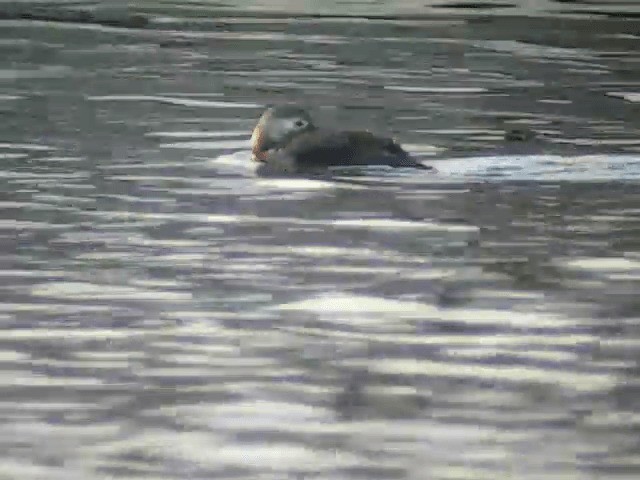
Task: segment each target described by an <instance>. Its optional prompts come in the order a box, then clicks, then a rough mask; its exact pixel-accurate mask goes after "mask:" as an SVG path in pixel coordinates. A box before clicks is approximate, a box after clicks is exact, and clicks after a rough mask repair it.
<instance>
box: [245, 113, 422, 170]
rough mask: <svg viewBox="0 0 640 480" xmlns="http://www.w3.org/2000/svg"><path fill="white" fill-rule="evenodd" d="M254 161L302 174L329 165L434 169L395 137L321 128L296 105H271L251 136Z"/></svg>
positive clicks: (265, 165)
mask: <svg viewBox="0 0 640 480" xmlns="http://www.w3.org/2000/svg"><path fill="white" fill-rule="evenodd" d="M251 147H252V148H251V153H252V158H253V160H256V161H258V162H262V163H263V165H264V167H266V168H267V169H268V170H269V171H272V172H286V173H303V172H312V171H318V170H323V169H327V168H329V167H352V166H366V165H386V166H390V167H397V168H417V169H421V170H431V167H428V166H426V165H423V164H421V163H419V162H417V161H415V160H414V159H413V158H411V156H410V155H409V154H408V153H407V152H406V151H405V150H404V149H403V148H402V147H401V146H400V145H399V144H398V143H396V142H395V141H394V140H393V139H392V138H387V137H379V136H377V135H374V134H373V133H371V132H368V131H339V130H328V129H321V128H318V127H316V126H315V125H314V123H313V121H312V119H311V116H310V115H309V114H308V113H307V112H306V111H305V110H304V109H302V108H299V107H296V106H279V107H271V108H268V109H267V110H266V111H265V112H264V113H263V114H262V116H261V117H260V120H259V121H258V124H257V125H256V127H255V129H254V130H253V135H252V136H251Z"/></svg>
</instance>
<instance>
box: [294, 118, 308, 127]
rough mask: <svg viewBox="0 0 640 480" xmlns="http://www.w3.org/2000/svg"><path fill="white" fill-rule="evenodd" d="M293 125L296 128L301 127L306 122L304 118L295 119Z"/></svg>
mask: <svg viewBox="0 0 640 480" xmlns="http://www.w3.org/2000/svg"><path fill="white" fill-rule="evenodd" d="M294 125H295V126H296V127H298V128H302V127H304V126H305V125H306V122H305V121H304V120H296V122H295V123H294Z"/></svg>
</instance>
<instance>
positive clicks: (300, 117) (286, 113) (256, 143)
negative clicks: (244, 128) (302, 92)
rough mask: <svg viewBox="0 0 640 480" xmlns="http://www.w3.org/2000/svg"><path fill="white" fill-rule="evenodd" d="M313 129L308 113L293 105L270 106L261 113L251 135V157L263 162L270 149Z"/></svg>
mask: <svg viewBox="0 0 640 480" xmlns="http://www.w3.org/2000/svg"><path fill="white" fill-rule="evenodd" d="M314 129H315V125H314V124H313V120H312V119H311V116H310V115H309V113H308V112H307V111H306V110H304V109H303V108H300V107H296V106H293V105H283V106H278V107H270V108H268V109H267V110H265V112H264V113H263V114H262V116H261V117H260V120H258V124H257V125H256V127H255V128H254V129H253V134H252V135H251V157H252V159H253V160H256V161H258V162H265V161H266V160H267V155H268V154H269V151H270V150H277V149H278V148H281V147H283V146H285V145H286V144H287V143H288V142H290V141H291V140H292V139H293V138H294V137H296V136H297V135H300V134H301V133H304V132H308V131H311V130H314Z"/></svg>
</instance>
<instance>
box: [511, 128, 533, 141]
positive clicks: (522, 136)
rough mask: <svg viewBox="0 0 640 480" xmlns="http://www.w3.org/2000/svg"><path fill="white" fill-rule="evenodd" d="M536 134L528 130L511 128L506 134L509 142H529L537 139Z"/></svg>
mask: <svg viewBox="0 0 640 480" xmlns="http://www.w3.org/2000/svg"><path fill="white" fill-rule="evenodd" d="M535 136H536V135H535V133H534V132H533V131H532V130H530V129H528V128H515V127H514V128H510V129H508V130H506V131H505V132H504V139H505V140H506V141H507V142H527V141H529V140H532V139H533V138H534V137H535Z"/></svg>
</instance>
